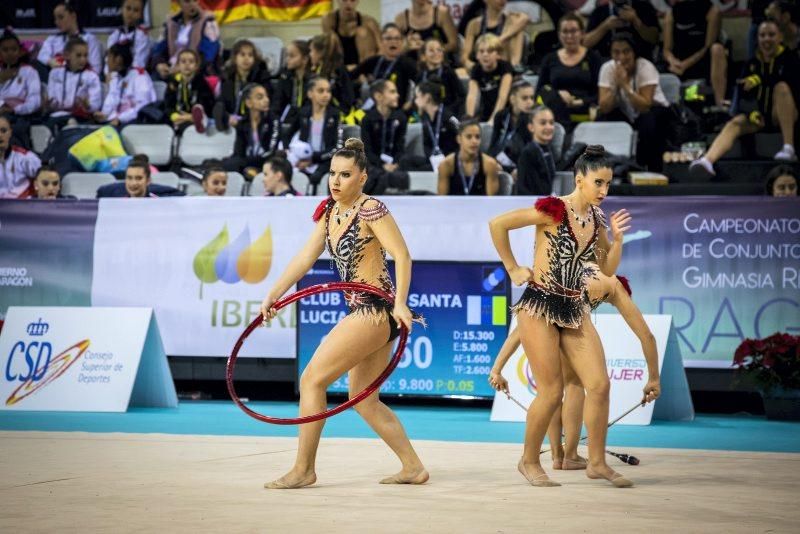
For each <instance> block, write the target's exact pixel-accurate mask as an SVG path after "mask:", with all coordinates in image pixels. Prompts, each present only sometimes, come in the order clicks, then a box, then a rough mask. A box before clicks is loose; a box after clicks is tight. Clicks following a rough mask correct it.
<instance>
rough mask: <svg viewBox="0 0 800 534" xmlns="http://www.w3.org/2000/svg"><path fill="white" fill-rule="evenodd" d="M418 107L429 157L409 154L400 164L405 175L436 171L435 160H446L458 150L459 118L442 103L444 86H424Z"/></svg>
mask: <svg viewBox="0 0 800 534" xmlns="http://www.w3.org/2000/svg"><path fill="white" fill-rule="evenodd" d="M415 93H416V94H415V96H414V104H415V105H416V107H417V112H418V113H419V117H420V122H421V123H422V142H423V146H424V151H425V156H419V155H415V154H406V155H405V156H403V157H402V159H401V160H400V168H401V169H402V170H404V171H435V170H436V169H434V168H433V166H432V164H431V162H430V158H431V156H439V157H441V158H444V157H445V156H447V155H449V154H452V153H453V152H455V151H456V150H458V141H457V140H456V137H457V136H458V125H459V121H458V119H457V118H456V116H455V115H454V114H453V112H452V111H450V109H449V108H447V107H446V106H445V105H444V104H443V103H442V86H441V84H438V83H436V82H432V81H427V82H422V83H420V84H419V85H418V86H417V87H416V90H415Z"/></svg>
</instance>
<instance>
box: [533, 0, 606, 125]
mask: <svg viewBox="0 0 800 534" xmlns="http://www.w3.org/2000/svg"><path fill="white" fill-rule="evenodd" d="M583 30H584V23H583V19H582V18H581V17H579V16H577V15H575V14H572V13H570V14H567V15H564V16H563V17H561V20H559V21H558V40H559V42H560V43H561V48H559V49H558V50H556V51H554V52H550V53H549V54H547V55H546V56H545V57H544V58H543V59H542V65H541V68H540V70H539V82H538V85H537V87H536V95H537V101H538V102H539V103H541V104H544V105H546V106H547V107H549V108H550V109H551V110H553V113H555V116H556V121H558V122H560V123H561V124H562V125H563V126H564V128H566V129H567V130H568V131H571V130H572V129H573V128H574V127H575V125H576V124H578V123H580V122H586V121H589V120H591V118H590V110H591V108H592V107H594V106H596V105H597V82H598V79H599V77H600V67H601V66H602V65H603V59H602V58H601V57H600V54H598V53H597V52H595V51H594V50H590V49H588V48H587V47H585V46H583V45H582V44H581V42H582V40H583V35H584V33H583Z"/></svg>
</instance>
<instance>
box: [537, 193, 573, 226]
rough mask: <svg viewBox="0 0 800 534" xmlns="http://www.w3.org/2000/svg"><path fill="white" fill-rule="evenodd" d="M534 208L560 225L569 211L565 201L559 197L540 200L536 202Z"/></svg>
mask: <svg viewBox="0 0 800 534" xmlns="http://www.w3.org/2000/svg"><path fill="white" fill-rule="evenodd" d="M534 207H535V208H536V209H537V210H538V211H541V212H542V213H544V214H546V215H549V216H550V217H551V218H552V219H553V220H554V221H556V222H559V223H560V222H561V221H563V220H564V213H565V212H566V211H567V210H566V208H565V207H564V201H562V200H561V199H560V198H558V197H543V198H540V199H539V200H537V201H536V204H534Z"/></svg>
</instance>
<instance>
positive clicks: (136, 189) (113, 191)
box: [97, 154, 184, 198]
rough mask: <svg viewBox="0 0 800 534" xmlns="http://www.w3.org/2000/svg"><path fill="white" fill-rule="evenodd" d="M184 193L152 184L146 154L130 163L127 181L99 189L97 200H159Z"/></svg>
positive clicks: (136, 157) (137, 156)
mask: <svg viewBox="0 0 800 534" xmlns="http://www.w3.org/2000/svg"><path fill="white" fill-rule="evenodd" d="M182 196H184V193H183V192H182V191H178V190H177V189H175V188H174V187H169V186H167V185H160V184H154V183H151V182H150V160H149V159H148V157H147V156H145V155H144V154H137V155H136V156H134V157H133V159H131V161H130V163H128V168H127V169H126V170H125V180H124V181H119V182H114V183H112V184H107V185H103V186H100V187H98V188H97V198H108V197H128V198H148V197H149V198H157V197H182Z"/></svg>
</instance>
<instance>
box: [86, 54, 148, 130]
mask: <svg viewBox="0 0 800 534" xmlns="http://www.w3.org/2000/svg"><path fill="white" fill-rule="evenodd" d="M132 62H133V57H132V56H131V49H130V47H129V46H126V45H122V44H115V45H114V46H112V47H111V48H109V49H108V54H107V55H106V63H107V66H108V72H109V77H110V79H111V81H110V82H109V83H108V93H106V98H105V100H104V101H103V108H102V109H101V110H100V111H96V112H95V113H94V114H93V118H94V120H95V122H99V123H104V122H105V123H109V124H111V125H112V126H115V127H122V126H124V125H126V124H128V123H131V122H134V121H135V120H136V118H137V117H138V116H139V111H141V109H142V108H143V107H145V106H146V105H148V104H152V103H154V102H155V101H156V90H155V89H154V88H153V81H152V79H151V78H150V76H149V75H148V74H147V72H145V70H144V69H141V68H137V67H133V66H132Z"/></svg>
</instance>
